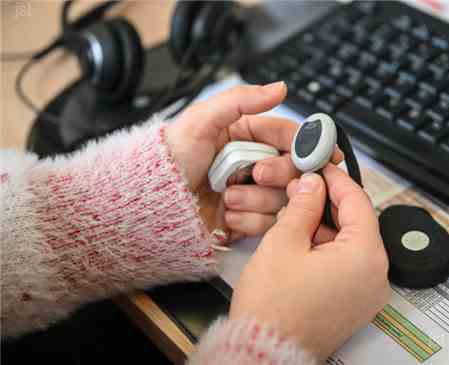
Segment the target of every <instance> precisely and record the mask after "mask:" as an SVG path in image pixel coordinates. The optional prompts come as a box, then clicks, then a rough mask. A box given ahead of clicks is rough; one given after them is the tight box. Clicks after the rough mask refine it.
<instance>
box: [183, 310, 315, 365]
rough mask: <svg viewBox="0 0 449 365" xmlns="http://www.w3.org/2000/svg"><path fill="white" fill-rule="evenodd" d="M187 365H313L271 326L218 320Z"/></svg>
mask: <svg viewBox="0 0 449 365" xmlns="http://www.w3.org/2000/svg"><path fill="white" fill-rule="evenodd" d="M188 364H189V365H203V364H207V365H221V364H223V365H225V364H239V365H245V364H248V365H249V364H261V365H265V364H266V365H293V364H295V365H315V364H318V362H317V361H316V360H315V359H314V358H313V356H311V354H310V353H308V352H306V351H304V350H301V349H299V348H298V347H297V345H296V344H295V342H293V341H291V340H289V339H285V338H283V337H281V336H280V335H279V334H278V333H277V332H276V331H275V330H274V329H273V328H272V327H270V326H267V325H261V324H259V323H257V322H256V321H254V320H250V319H236V320H229V319H228V320H227V319H224V318H221V319H218V320H217V321H216V322H215V323H214V324H213V325H212V326H211V327H210V328H209V330H208V331H207V333H206V334H205V335H204V336H203V338H202V339H201V341H200V343H199V345H198V348H197V351H196V352H195V354H194V355H193V356H192V358H191V359H190V360H189V362H188Z"/></svg>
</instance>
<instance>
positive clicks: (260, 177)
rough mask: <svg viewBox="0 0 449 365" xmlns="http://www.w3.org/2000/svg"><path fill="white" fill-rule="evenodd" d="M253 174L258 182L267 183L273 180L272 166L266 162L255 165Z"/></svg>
mask: <svg viewBox="0 0 449 365" xmlns="http://www.w3.org/2000/svg"><path fill="white" fill-rule="evenodd" d="M254 175H255V176H254V177H255V178H256V182H258V183H259V184H269V183H270V182H272V181H273V173H272V168H271V166H270V165H268V164H266V163H262V164H259V165H257V167H256V171H255V172H254Z"/></svg>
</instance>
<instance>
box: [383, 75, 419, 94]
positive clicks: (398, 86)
mask: <svg viewBox="0 0 449 365" xmlns="http://www.w3.org/2000/svg"><path fill="white" fill-rule="evenodd" d="M414 88H415V84H414V83H413V82H410V81H409V80H407V79H401V78H400V77H399V78H398V79H397V80H396V82H394V83H392V84H391V85H390V86H388V87H387V88H386V89H385V92H386V93H387V94H388V95H390V96H392V97H396V98H404V97H405V96H406V95H408V94H410V93H411V92H412V91H413V90H414Z"/></svg>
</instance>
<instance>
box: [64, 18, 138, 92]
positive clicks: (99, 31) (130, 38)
mask: <svg viewBox="0 0 449 365" xmlns="http://www.w3.org/2000/svg"><path fill="white" fill-rule="evenodd" d="M81 37H82V38H83V43H84V44H85V45H86V46H84V47H82V49H81V51H79V52H77V53H78V56H79V59H80V64H81V67H82V69H83V73H84V74H85V75H87V77H88V78H89V79H90V82H91V83H92V84H93V85H94V86H95V87H96V88H97V89H98V90H99V91H100V94H99V96H100V97H101V98H102V99H104V100H108V101H121V100H125V99H127V98H129V97H131V96H132V95H133V93H134V92H135V91H136V89H137V87H138V86H139V81H140V80H141V76H142V73H143V48H142V43H141V41H140V38H139V35H138V33H137V31H136V30H135V28H134V27H133V26H132V25H131V24H130V23H129V22H128V21H127V20H125V19H123V18H114V19H110V20H107V21H104V22H101V23H98V24H95V25H93V26H92V27H90V28H88V29H87V30H86V31H85V32H83V33H82V35H81ZM72 48H74V47H72Z"/></svg>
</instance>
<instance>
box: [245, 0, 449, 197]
mask: <svg viewBox="0 0 449 365" xmlns="http://www.w3.org/2000/svg"><path fill="white" fill-rule="evenodd" d="M240 71H241V74H242V76H243V78H245V79H246V80H247V81H249V82H253V83H268V82H272V81H277V80H284V81H286V83H287V86H288V89H289V93H288V97H287V104H288V105H289V106H291V107H292V108H294V109H295V110H297V111H299V112H301V113H310V112H316V111H321V112H325V113H329V114H331V115H333V116H334V118H335V119H336V121H337V122H338V123H339V124H340V125H342V126H343V128H345V130H346V131H347V132H349V134H351V135H353V137H354V141H355V142H356V145H357V146H358V147H361V148H362V149H364V150H365V151H366V152H368V153H370V154H371V155H373V156H374V157H376V158H377V159H380V160H382V161H384V162H386V163H387V164H389V165H390V166H392V167H393V168H395V169H396V170H398V171H399V172H401V173H402V174H405V175H406V176H407V177H410V178H412V179H414V180H415V181H416V182H417V183H419V184H421V185H424V186H425V187H426V189H430V191H431V192H432V193H435V194H437V195H438V196H439V197H442V198H443V199H444V200H446V199H447V200H449V23H445V22H443V21H442V20H439V19H437V18H435V17H432V16H430V15H428V14H426V13H424V12H421V11H419V10H417V9H414V8H412V7H410V6H408V5H406V4H404V3H400V2H395V1H385V2H384V1H378V2H367V1H356V2H352V3H349V4H345V5H341V6H339V7H338V8H337V10H333V11H332V12H331V13H329V14H327V15H325V16H324V17H322V18H321V19H318V20H317V21H315V22H313V23H312V24H311V25H310V26H308V27H307V28H306V29H303V30H301V31H300V32H299V33H297V34H294V35H293V36H292V37H290V38H289V39H288V40H286V41H285V42H283V43H282V44H280V45H279V46H278V47H276V49H274V50H272V51H270V52H269V53H268V54H264V55H262V56H260V57H258V58H256V59H254V60H251V62H248V63H247V64H246V65H245V66H244V67H243V68H242V69H241V70H240Z"/></svg>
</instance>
